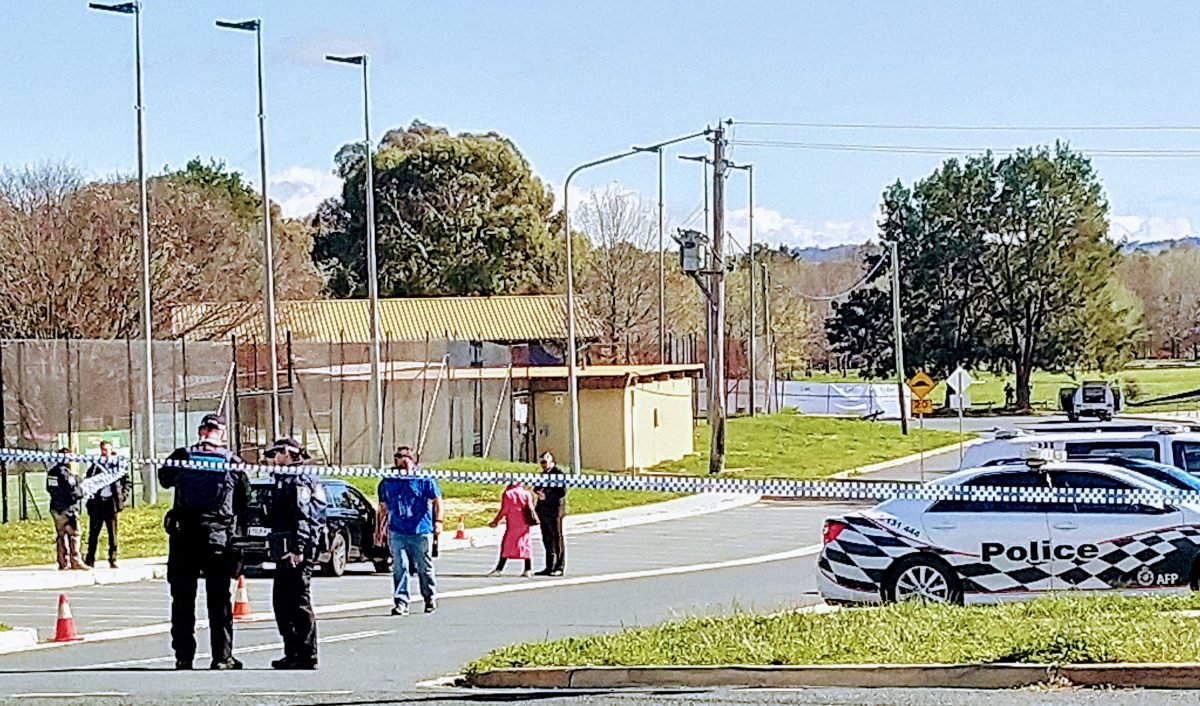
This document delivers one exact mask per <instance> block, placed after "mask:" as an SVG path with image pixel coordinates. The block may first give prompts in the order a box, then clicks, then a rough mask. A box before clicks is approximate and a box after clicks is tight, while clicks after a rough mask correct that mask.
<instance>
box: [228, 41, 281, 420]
mask: <svg viewBox="0 0 1200 706" xmlns="http://www.w3.org/2000/svg"><path fill="white" fill-rule="evenodd" d="M216 25H217V26H218V27H221V28H223V29H235V30H240V31H243V32H254V41H255V45H256V48H257V57H258V166H259V179H260V180H261V181H262V237H263V270H264V274H263V299H264V301H265V306H266V311H265V312H264V314H265V316H266V321H265V323H266V333H267V345H268V346H270V348H271V357H270V366H271V367H270V371H271V438H272V439H278V438H279V437H280V433H279V361H278V351H279V342H278V336H277V334H276V329H275V244H274V240H273V238H272V237H271V201H270V200H269V199H268V198H267V111H266V100H265V98H264V95H263V53H262V20H258V19H254V20H246V21H245V22H225V21H223V20H217V21H216Z"/></svg>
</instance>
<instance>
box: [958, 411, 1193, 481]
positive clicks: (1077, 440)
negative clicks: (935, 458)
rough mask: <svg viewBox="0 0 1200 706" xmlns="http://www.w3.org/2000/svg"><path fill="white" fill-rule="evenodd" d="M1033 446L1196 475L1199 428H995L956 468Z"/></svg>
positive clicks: (977, 464)
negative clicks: (1144, 462)
mask: <svg viewBox="0 0 1200 706" xmlns="http://www.w3.org/2000/svg"><path fill="white" fill-rule="evenodd" d="M1033 448H1050V449H1056V450H1060V451H1063V452H1065V453H1066V454H1067V458H1071V459H1082V458H1097V457H1103V456H1122V457H1124V458H1133V459H1143V460H1147V461H1156V462H1158V463H1165V464H1168V465H1172V466H1176V467H1178V468H1181V469H1183V470H1184V471H1187V472H1188V473H1190V474H1192V475H1195V476H1200V432H1193V431H1187V427H1184V426H1177V425H1166V424H1164V425H1160V426H1157V427H1155V428H1154V429H1153V430H1152V431H1138V432H1131V431H1111V432H1109V431H1093V432H1050V433H1036V434H1035V433H1030V432H1024V431H1016V432H999V433H997V434H996V438H994V439H991V440H989V441H985V442H983V443H982V444H977V445H975V446H972V447H970V448H968V449H967V450H966V452H965V453H964V454H963V459H962V463H961V464H959V468H979V467H981V466H987V465H994V464H996V463H997V462H999V461H1002V460H1011V459H1021V458H1025V457H1026V455H1027V453H1028V451H1029V449H1033Z"/></svg>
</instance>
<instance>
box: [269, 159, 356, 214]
mask: <svg viewBox="0 0 1200 706" xmlns="http://www.w3.org/2000/svg"><path fill="white" fill-rule="evenodd" d="M341 190H342V180H341V179H339V178H338V177H337V176H336V175H335V174H333V172H331V171H329V170H328V169H313V168H312V167H299V166H296V167H288V168H287V169H285V170H284V171H282V172H279V173H277V174H273V175H272V176H271V188H270V192H271V200H273V201H276V202H278V203H279V209H280V211H282V212H283V215H284V216H286V217H287V218H300V217H302V216H307V215H309V214H311V213H312V212H313V211H316V210H317V206H318V205H320V203H321V202H322V201H324V200H325V199H327V198H329V197H331V196H336V195H337V194H339V193H340V192H341Z"/></svg>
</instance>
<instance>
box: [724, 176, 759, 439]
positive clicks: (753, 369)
mask: <svg viewBox="0 0 1200 706" xmlns="http://www.w3.org/2000/svg"><path fill="white" fill-rule="evenodd" d="M727 166H728V167H729V168H730V169H740V170H742V171H744V172H746V173H747V174H748V175H749V179H750V183H749V187H748V188H749V192H748V198H747V200H748V201H749V202H750V215H749V219H750V223H749V229H750V234H749V238H748V242H749V252H750V267H749V270H750V291H749V294H750V341H749V351H748V352H749V355H750V371H749V372H750V405H749V407H750V416H751V417H753V416H754V415H755V413H756V412H755V402H756V401H757V393H758V391H757V390H756V389H755V382H756V381H757V379H758V375H757V373H758V358H757V357H756V348H757V342H756V341H755V336H756V335H757V334H756V331H755V329H756V328H757V324H758V317H757V316H756V315H755V313H756V312H755V305H754V300H755V293H754V270H755V258H754V165H753V164H745V165H736V164H729V165H727Z"/></svg>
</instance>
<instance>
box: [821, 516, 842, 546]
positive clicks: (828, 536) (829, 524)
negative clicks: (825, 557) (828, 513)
mask: <svg viewBox="0 0 1200 706" xmlns="http://www.w3.org/2000/svg"><path fill="white" fill-rule="evenodd" d="M844 529H846V523H845V522H840V521H838V520H825V526H824V527H822V528H821V540H822V541H823V542H824V543H825V544H829V543H830V542H832V541H833V540H835V539H837V538H838V535H839V534H841V533H842V530H844Z"/></svg>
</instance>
